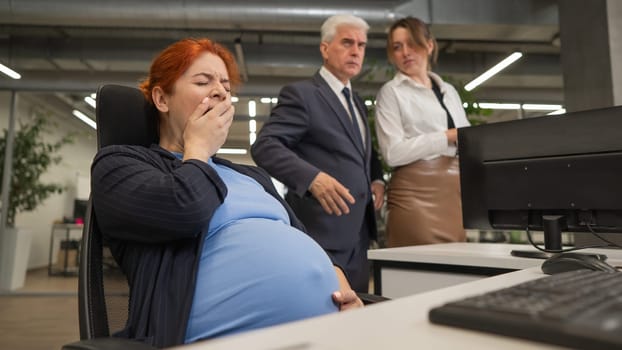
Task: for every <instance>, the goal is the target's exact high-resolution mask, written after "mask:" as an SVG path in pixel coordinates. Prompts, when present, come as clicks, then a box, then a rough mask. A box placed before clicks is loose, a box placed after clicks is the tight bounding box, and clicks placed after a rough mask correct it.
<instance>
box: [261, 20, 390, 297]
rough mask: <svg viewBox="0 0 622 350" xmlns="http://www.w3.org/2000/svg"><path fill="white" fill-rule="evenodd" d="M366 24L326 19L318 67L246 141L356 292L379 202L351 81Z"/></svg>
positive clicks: (380, 188)
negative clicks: (253, 136)
mask: <svg viewBox="0 0 622 350" xmlns="http://www.w3.org/2000/svg"><path fill="white" fill-rule="evenodd" d="M368 29H369V26H368V24H367V23H366V22H365V21H364V20H363V19H361V18H358V17H355V16H352V15H336V16H332V17H330V18H328V19H327V20H326V21H325V22H324V24H323V25H322V29H321V35H322V39H321V43H320V52H321V54H322V58H323V66H322V67H321V68H320V70H319V71H318V72H317V73H316V74H315V75H314V76H313V77H312V78H311V79H308V80H304V81H299V82H296V83H293V84H291V85H287V86H285V87H283V88H282V90H281V92H280V94H279V102H278V104H277V105H276V106H275V107H274V109H273V110H272V113H271V115H270V118H269V120H268V121H267V122H266V124H265V125H264V126H263V128H262V129H261V131H260V132H259V135H258V136H257V140H256V141H255V143H254V144H253V146H252V148H251V153H252V156H253V159H254V160H255V162H256V163H257V165H259V166H260V167H263V168H264V169H266V170H267V171H268V173H270V175H271V176H273V177H275V178H276V179H278V180H279V181H281V182H282V183H284V184H285V185H286V186H287V188H288V191H287V194H286V196H285V198H286V200H287V202H288V203H289V204H290V205H291V207H292V209H293V210H294V212H295V213H296V216H298V218H299V219H300V220H301V221H302V222H303V223H304V225H305V226H306V228H307V232H308V234H309V235H310V236H311V237H313V238H314V239H315V240H316V241H317V242H318V243H319V244H320V245H321V246H322V247H323V248H324V250H325V251H326V252H327V253H328V254H329V255H330V256H331V257H332V259H333V262H334V263H336V264H337V265H339V266H340V267H341V268H342V269H343V270H344V272H345V274H346V276H347V278H348V281H349V282H350V285H351V286H352V288H353V289H354V290H356V291H359V292H367V291H368V285H369V265H368V261H367V249H368V247H369V240H370V238H372V239H373V238H375V237H376V219H375V210H377V209H379V208H380V207H381V206H382V204H383V201H384V182H383V181H382V169H381V166H380V161H379V160H378V157H377V155H376V153H375V152H374V151H373V149H372V146H371V136H370V131H369V128H368V125H367V122H366V120H367V113H366V109H365V107H364V104H363V102H362V100H361V99H360V98H359V97H358V96H357V95H356V94H353V93H352V87H351V84H350V79H351V78H352V77H354V76H355V75H357V74H358V73H359V72H360V71H361V67H362V64H363V58H364V56H365V45H366V42H367V31H368Z"/></svg>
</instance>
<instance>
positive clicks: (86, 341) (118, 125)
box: [63, 85, 157, 350]
mask: <svg viewBox="0 0 622 350" xmlns="http://www.w3.org/2000/svg"><path fill="white" fill-rule="evenodd" d="M156 113H157V112H156V109H155V107H153V106H152V105H151V104H149V103H147V102H146V100H145V98H144V97H143V95H142V93H141V92H140V90H138V89H136V88H132V87H127V86H120V85H104V86H101V87H100V88H99V89H98V91H97V108H96V109H95V115H96V121H97V148H98V149H99V148H102V147H104V146H107V145H112V144H131V145H144V146H149V145H150V144H151V143H153V142H157V121H156V120H157V119H156V118H155V116H156ZM92 209H93V206H92V203H91V200H89V202H88V204H87V213H86V221H85V224H84V229H83V232H82V247H81V257H80V272H79V277H78V303H79V304H78V311H79V323H80V339H81V340H80V341H79V342H76V343H72V344H68V345H65V346H63V350H85V349H90V350H95V349H101V350H107V349H120V348H122V349H129V350H132V349H136V350H144V349H151V350H153V349H154V348H153V347H151V346H149V345H147V344H145V343H142V342H136V341H132V340H127V339H122V338H116V337H111V336H110V334H111V333H114V332H115V331H118V330H121V329H122V328H123V327H124V326H125V322H126V320H127V311H128V301H129V292H128V291H129V288H128V285H127V280H126V279H125V276H124V275H123V274H122V273H121V271H120V270H119V269H118V268H117V267H116V266H115V264H114V260H112V258H111V257H110V256H107V255H106V254H105V253H106V252H107V250H106V247H105V242H104V241H103V237H102V235H101V233H100V231H99V228H98V227H97V220H96V218H95V214H94V213H93V210H92Z"/></svg>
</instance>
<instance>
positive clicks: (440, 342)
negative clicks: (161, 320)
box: [179, 268, 556, 350]
mask: <svg viewBox="0 0 622 350" xmlns="http://www.w3.org/2000/svg"><path fill="white" fill-rule="evenodd" d="M542 276H544V275H543V274H542V273H541V272H540V270H539V268H531V269H527V270H522V271H516V272H512V273H508V274H503V275H498V276H494V277H490V278H485V279H481V280H478V281H473V282H469V283H465V284H461V285H459V286H452V287H448V288H444V289H439V290H435V291H431V292H426V293H421V294H417V295H412V296H409V297H404V298H400V299H395V300H391V301H387V302H383V303H379V304H375V305H371V306H368V307H366V308H362V309H357V310H353V311H347V312H341V313H336V314H332V315H327V316H321V317H317V318H312V319H307V320H303V321H299V322H293V323H289V324H284V325H280V326H275V327H270V328H266V329H263V330H257V331H252V332H247V333H243V334H239V335H234V336H230V337H223V338H219V339H215V340H211V341H205V342H199V343H196V344H192V345H186V346H184V347H181V348H179V350H182V349H183V350H228V349H236V350H237V349H257V350H268V349H270V350H319V349H322V350H327V349H328V350H332V349H344V350H350V349H356V350H368V349H369V350H378V349H391V350H394V349H478V350H485V349H494V350H498V349H504V350H513V349H516V350H518V349H520V350H528V349H555V348H556V347H552V346H548V345H545V344H541V343H535V342H530V341H525V340H520V339H514V338H509V337H502V336H497V335H491V334H487V333H480V332H475V331H467V330H461V329H456V328H451V327H445V326H438V325H433V324H431V323H430V322H429V321H428V311H429V310H430V309H431V308H432V307H434V306H438V305H441V304H443V303H445V302H447V301H450V300H455V299H459V298H462V297H465V296H468V295H474V294H479V293H483V292H486V291H490V290H494V289H498V288H501V287H504V286H509V285H513V284H517V283H520V282H524V281H527V280H531V279H535V278H540V277H542Z"/></svg>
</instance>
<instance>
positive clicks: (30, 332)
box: [0, 268, 80, 350]
mask: <svg viewBox="0 0 622 350" xmlns="http://www.w3.org/2000/svg"><path fill="white" fill-rule="evenodd" d="M77 290H78V278H77V277H62V276H61V277H49V276H48V273H47V269H45V268H42V269H35V270H32V271H29V272H28V275H27V277H26V281H25V284H24V287H23V288H21V289H19V290H17V291H15V292H13V293H11V294H0V349H16V350H17V349H20V350H58V349H60V348H61V346H62V345H63V344H67V343H71V342H73V341H76V340H78V339H79V337H80V334H79V330H78V301H77V300H78V298H77Z"/></svg>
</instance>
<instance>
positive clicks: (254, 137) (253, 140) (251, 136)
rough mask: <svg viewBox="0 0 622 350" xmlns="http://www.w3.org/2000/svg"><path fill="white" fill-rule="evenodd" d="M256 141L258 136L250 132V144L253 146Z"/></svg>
mask: <svg viewBox="0 0 622 350" xmlns="http://www.w3.org/2000/svg"><path fill="white" fill-rule="evenodd" d="M255 140H257V134H256V133H254V132H249V133H248V143H249V144H250V145H251V146H252V145H253V143H255Z"/></svg>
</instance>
